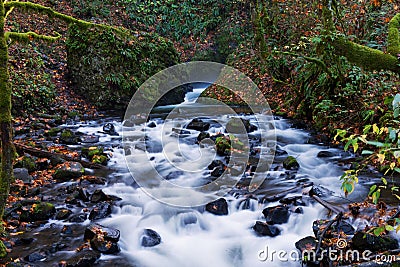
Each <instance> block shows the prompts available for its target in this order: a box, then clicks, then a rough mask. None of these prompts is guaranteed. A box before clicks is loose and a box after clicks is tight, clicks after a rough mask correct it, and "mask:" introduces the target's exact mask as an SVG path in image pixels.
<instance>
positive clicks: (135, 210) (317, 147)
mask: <svg viewBox="0 0 400 267" xmlns="http://www.w3.org/2000/svg"><path fill="white" fill-rule="evenodd" d="M200 92H201V89H199V90H195V91H194V92H193V93H191V95H188V96H187V98H186V100H185V102H184V103H183V104H185V105H187V104H190V103H193V102H194V100H195V99H196V98H197V96H198V95H196V94H199V93H200ZM200 108H201V104H200V105H197V106H196V104H194V107H192V108H191V110H192V111H193V114H197V113H196V112H198V110H196V109H200ZM163 109H166V108H165V107H163V108H161V110H163ZM160 114H162V113H160ZM160 114H159V115H154V116H152V119H151V121H149V122H145V123H142V124H137V125H134V126H130V127H126V126H123V123H122V122H121V119H120V118H118V117H114V118H113V117H109V118H107V120H106V121H97V122H89V123H86V124H81V125H78V127H79V128H78V130H79V131H80V132H83V133H86V134H96V135H99V132H101V131H102V126H103V125H104V123H105V122H111V123H112V124H113V125H114V126H115V129H116V131H117V132H118V133H122V132H124V134H126V133H129V134H130V135H131V136H135V134H136V135H137V138H136V139H134V140H133V141H132V142H130V143H129V144H125V145H124V146H121V140H122V137H121V135H120V136H109V135H106V134H104V135H101V134H100V142H99V145H102V144H103V145H105V146H106V147H108V148H109V149H110V150H112V158H111V160H110V161H109V163H108V166H109V167H110V168H111V169H112V172H111V173H108V174H107V175H108V177H107V179H108V181H109V182H108V184H107V185H106V187H105V188H103V191H104V192H105V193H106V194H109V195H116V196H118V197H119V198H121V199H122V200H121V201H119V202H117V203H116V206H115V207H114V208H113V212H112V215H111V217H109V218H106V219H103V220H101V221H100V222H99V223H100V224H102V225H105V226H108V227H113V228H116V229H119V230H120V231H121V238H120V241H119V245H120V247H121V253H120V254H119V255H117V256H102V258H101V259H103V260H110V261H111V262H112V261H113V259H115V258H120V257H123V258H125V259H127V261H128V262H130V263H131V264H132V266H139V267H154V266H166V267H169V266H171V267H177V266H192V267H193V266H196V267H197V266H198V267H208V266H219V267H225V266H226V267H231V266H238V267H239V266H249V267H250V266H300V263H299V262H298V261H295V260H294V259H291V258H289V256H286V258H284V259H280V260H279V259H277V258H276V255H275V258H273V255H269V256H270V257H268V258H265V255H266V254H265V253H264V254H263V253H262V252H263V251H264V252H266V251H268V253H271V251H280V250H284V251H286V252H287V253H290V252H291V251H296V248H295V246H294V244H295V242H296V241H297V240H299V239H301V238H303V237H305V236H309V235H313V232H312V227H311V226H312V223H313V221H314V220H317V219H320V218H329V216H328V214H327V210H326V209H325V208H323V207H322V206H321V205H319V204H318V203H316V202H313V201H312V200H310V199H309V198H308V197H307V196H303V201H304V203H305V206H303V207H302V212H299V213H295V212H292V213H291V215H290V218H289V221H288V222H287V223H284V224H280V225H278V226H277V227H278V228H279V229H280V230H281V233H280V235H278V236H276V237H264V236H258V235H257V234H256V233H255V231H254V230H253V229H252V227H253V225H254V224H255V222H256V221H262V220H263V219H264V216H263V214H262V211H263V209H265V208H266V207H273V206H277V205H279V204H280V203H279V202H278V201H266V200H265V197H266V196H272V195H274V194H277V193H279V192H282V191H284V190H287V189H289V188H292V187H293V186H296V184H297V185H298V184H299V183H304V182H312V183H313V184H314V185H315V186H316V187H317V188H318V189H319V190H320V191H321V192H320V193H321V195H322V196H323V198H324V199H325V200H328V201H330V202H331V203H334V204H336V205H346V204H348V203H349V202H350V200H362V199H363V198H364V197H365V196H366V194H367V193H368V191H367V190H368V187H367V185H365V186H359V187H358V190H356V193H354V194H352V195H351V199H350V200H349V199H345V198H344V196H343V194H342V192H341V190H340V180H339V177H340V175H341V174H342V172H343V167H344V164H341V163H340V160H343V159H344V158H349V157H351V155H350V153H348V152H344V151H342V150H339V149H334V148H328V147H326V146H323V145H322V144H311V143H310V140H313V139H312V136H311V135H310V134H309V133H308V132H307V131H305V130H301V129H296V128H293V127H292V122H291V121H290V120H287V119H283V118H278V117H275V118H274V125H275V127H274V128H275V129H274V131H275V133H276V156H275V158H274V161H273V163H272V164H271V166H270V168H269V169H268V170H262V171H258V173H257V174H258V175H259V176H262V177H264V178H265V180H264V181H263V183H262V184H261V186H260V187H259V188H257V190H255V191H253V192H249V191H248V190H247V189H243V188H241V187H238V186H237V187H233V188H226V187H223V186H222V187H221V188H220V189H219V190H215V188H213V189H212V190H211V191H210V190H208V191H207V190H206V191H202V190H196V187H198V186H202V185H204V184H207V183H209V182H210V181H211V180H212V179H211V178H210V172H211V170H208V168H207V166H208V165H209V164H210V163H211V162H212V160H215V159H217V160H218V159H219V160H224V157H222V156H219V155H216V154H215V151H214V150H213V149H212V147H211V146H207V144H206V145H204V146H203V147H201V146H199V144H197V143H196V138H197V136H198V135H199V133H200V132H199V131H197V130H192V129H185V127H187V125H188V124H189V123H190V121H191V120H192V119H193V118H190V119H188V118H186V119H183V118H179V119H176V118H175V119H171V120H169V119H168V118H165V116H163V115H160ZM164 115H165V114H164ZM260 116H263V115H262V114H261V115H260ZM186 117H187V116H186ZM230 117H231V116H227V115H221V116H220V117H218V118H216V117H215V118H204V117H202V118H203V120H204V121H206V122H210V125H211V126H210V127H209V129H208V130H207V132H208V133H210V134H211V136H212V135H215V134H217V133H219V132H223V128H221V127H222V126H221V125H224V123H226V122H227V121H228V120H229V118H230ZM240 117H241V118H244V119H248V120H249V121H250V122H251V123H252V124H257V121H255V117H254V115H249V114H240ZM216 121H218V123H217V122H216ZM149 126H151V127H149ZM75 127H76V126H75ZM179 127H180V128H179ZM177 128H179V129H180V130H179V131H177V130H176V129H177ZM144 132H145V133H146V136H147V137H148V139H147V142H145V143H144V144H143V139H140V137H143V133H144ZM257 134H258V132H257V130H256V131H255V132H253V133H251V134H249V136H257ZM176 143H178V144H179V147H176V146H175V145H174V144H176ZM161 144H162V147H161ZM258 145H259V144H258ZM253 147H257V144H253ZM176 149H178V150H179V151H178V152H177V150H176ZM124 150H125V151H124ZM146 150H147V151H146ZM320 152H323V153H324V154H325V156H323V157H322V156H321V154H319V153H320ZM287 156H293V157H295V158H296V159H297V161H298V163H299V168H298V170H295V171H293V170H285V169H284V168H283V167H282V161H283V160H284V158H286V157H287ZM144 159H148V162H147V163H144V162H143V160H144ZM225 159H226V157H225ZM127 162H128V164H127ZM149 163H150V164H149ZM128 165H129V166H128ZM149 165H151V166H152V167H153V168H154V169H155V170H156V171H157V172H158V173H159V174H160V175H161V176H163V177H164V178H165V180H164V181H162V182H161V183H158V184H157V183H156V184H154V183H153V182H154V181H153V180H152V179H150V178H149V179H147V178H148V177H149V175H152V171H151V170H147V169H146V168H148V166H149ZM177 166H178V167H177ZM187 166H190V167H189V169H190V170H195V171H192V172H190V171H188V168H187ZM185 168H186V169H185ZM130 170H131V171H130ZM94 174H96V172H94ZM245 175H250V176H251V175H254V174H251V173H250V171H248V172H247V174H245ZM132 176H134V177H135V178H136V179H137V180H140V181H141V185H142V186H143V184H142V183H143V181H150V182H149V184H145V185H144V186H145V187H146V190H143V188H141V186H140V185H138V183H137V182H136V181H135V179H133V178H132ZM236 182H237V181H236ZM171 183H172V184H173V185H174V186H175V185H176V186H179V187H185V188H189V189H188V190H185V191H180V190H176V189H174V187H171ZM182 192H183V193H182ZM210 195H211V196H210ZM213 195H214V199H215V198H216V196H218V197H223V198H225V199H226V200H227V203H228V215H225V216H217V215H215V214H212V213H210V212H207V211H205V210H204V205H198V203H204V204H205V203H207V201H208V202H209V201H211V200H213ZM299 195H301V191H300V192H295V193H289V194H288V195H287V197H291V196H299ZM210 197H211V198H210ZM165 203H167V204H165ZM171 203H172V204H173V205H171ZM179 203H181V204H182V205H180V206H181V207H179ZM191 204H193V205H191ZM87 222H88V221H87ZM358 223H359V224H361V225H364V224H365V223H366V222H362V221H359V222H358ZM356 227H357V225H356ZM144 229H152V230H154V231H156V232H157V233H158V234H159V235H160V237H161V243H160V244H159V245H156V246H154V247H143V246H142V245H141V238H142V234H143V231H144ZM263 257H264V258H263Z"/></svg>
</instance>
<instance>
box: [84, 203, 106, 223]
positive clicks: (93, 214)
mask: <svg viewBox="0 0 400 267" xmlns="http://www.w3.org/2000/svg"><path fill="white" fill-rule="evenodd" d="M110 214H111V204H110V203H107V202H101V203H98V204H97V205H96V206H94V207H93V209H92V210H91V211H90V214H89V220H91V221H94V220H99V219H104V218H106V217H108V216H109V215H110Z"/></svg>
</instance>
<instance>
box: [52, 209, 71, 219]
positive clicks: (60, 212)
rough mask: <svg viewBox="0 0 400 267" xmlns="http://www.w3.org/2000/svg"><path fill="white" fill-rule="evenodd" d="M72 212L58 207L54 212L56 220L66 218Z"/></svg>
mask: <svg viewBox="0 0 400 267" xmlns="http://www.w3.org/2000/svg"><path fill="white" fill-rule="evenodd" d="M71 214H72V211H70V210H69V209H60V210H58V211H57V213H56V216H55V218H56V220H66V219H68V217H69V216H70V215H71Z"/></svg>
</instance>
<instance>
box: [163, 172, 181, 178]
mask: <svg viewBox="0 0 400 267" xmlns="http://www.w3.org/2000/svg"><path fill="white" fill-rule="evenodd" d="M183 174H184V172H183V171H173V172H170V173H168V175H167V176H165V179H166V180H171V179H176V178H178V177H179V176H181V175H183Z"/></svg>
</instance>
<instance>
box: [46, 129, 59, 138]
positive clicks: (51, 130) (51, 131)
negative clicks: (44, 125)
mask: <svg viewBox="0 0 400 267" xmlns="http://www.w3.org/2000/svg"><path fill="white" fill-rule="evenodd" d="M61 131H62V129H61V128H58V127H54V128H51V129H50V130H49V131H48V132H47V135H48V136H56V135H57V134H58V133H59V132H61Z"/></svg>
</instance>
